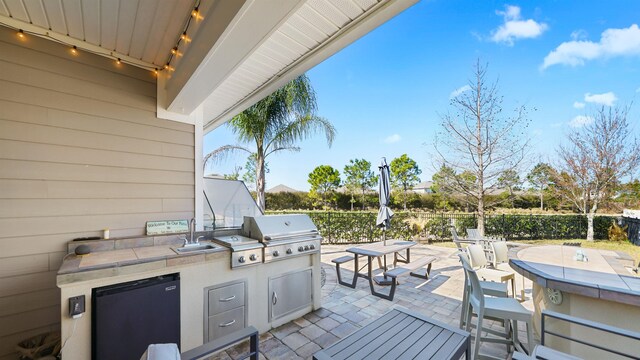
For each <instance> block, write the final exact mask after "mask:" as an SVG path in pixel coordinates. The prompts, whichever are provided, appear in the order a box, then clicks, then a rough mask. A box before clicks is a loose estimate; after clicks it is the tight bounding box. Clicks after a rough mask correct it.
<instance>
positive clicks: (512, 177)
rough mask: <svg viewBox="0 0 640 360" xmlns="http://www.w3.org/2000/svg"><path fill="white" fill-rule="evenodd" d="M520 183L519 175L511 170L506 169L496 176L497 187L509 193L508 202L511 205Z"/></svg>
mask: <svg viewBox="0 0 640 360" xmlns="http://www.w3.org/2000/svg"><path fill="white" fill-rule="evenodd" d="M521 184H522V180H520V175H518V173H517V172H516V171H515V170H513V169H508V170H505V171H504V172H503V173H502V175H500V176H499V177H498V183H497V186H498V188H501V189H505V190H506V191H507V193H508V194H509V197H508V199H509V202H510V204H511V207H513V198H514V195H515V191H516V190H520V185H521Z"/></svg>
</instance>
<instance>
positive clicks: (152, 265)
mask: <svg viewBox="0 0 640 360" xmlns="http://www.w3.org/2000/svg"><path fill="white" fill-rule="evenodd" d="M201 243H204V242H201ZM171 247H172V246H171V245H157V246H146V247H140V248H131V249H120V250H111V251H100V252H94V253H90V254H88V255H83V256H78V255H75V254H74V255H69V257H68V258H66V259H65V260H64V261H63V262H62V265H61V266H60V269H59V270H58V276H57V283H58V285H64V284H70V283H74V282H78V281H87V280H95V279H100V278H104V277H110V276H118V275H129V274H134V273H137V272H142V271H149V270H159V269H163V268H168V267H172V266H179V265H188V264H195V263H201V262H206V261H213V260H217V259H222V260H228V259H229V258H230V257H229V256H230V255H229V251H230V250H229V249H227V248H225V247H223V246H220V245H216V248H215V249H209V250H203V251H195V252H192V253H189V254H176V253H175V252H174V251H173V250H171Z"/></svg>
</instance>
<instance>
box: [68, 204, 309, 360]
mask: <svg viewBox="0 0 640 360" xmlns="http://www.w3.org/2000/svg"><path fill="white" fill-rule="evenodd" d="M268 217H270V216H265V218H268ZM261 220H262V219H260V218H259V219H258V222H259V221H261ZM287 221H289V219H288V220H287ZM254 223H255V221H254ZM197 235H204V236H205V238H204V239H201V242H205V241H206V243H209V244H212V245H213V248H211V249H208V250H205V251H197V252H193V253H190V254H176V252H175V251H174V250H172V248H175V247H176V246H177V247H179V246H181V244H180V243H178V242H176V240H177V237H176V236H173V237H171V236H167V237H164V238H166V239H163V237H155V238H154V237H148V240H147V242H150V243H151V244H154V246H142V247H131V248H122V247H123V246H125V244H127V243H128V242H127V241H129V242H130V239H120V240H94V241H92V246H93V247H94V250H92V252H91V254H89V255H87V256H84V257H80V256H76V255H70V256H69V257H67V259H66V260H65V261H64V262H63V264H62V266H61V268H60V270H59V272H58V276H57V285H58V287H59V288H60V289H61V332H62V339H63V341H65V340H66V339H68V341H67V344H66V346H65V348H64V350H63V358H64V359H90V358H92V311H93V310H94V309H92V300H93V299H92V294H93V293H94V289H97V288H102V287H105V286H110V285H114V284H121V283H127V282H131V281H136V280H141V279H149V278H154V277H158V276H163V275H170V274H178V276H179V279H180V285H179V287H180V305H179V308H180V342H181V343H180V349H181V351H186V350H189V349H192V348H194V347H196V346H199V345H202V344H203V343H204V342H206V341H208V340H211V339H214V338H217V337H219V336H222V335H225V334H227V333H228V332H231V331H233V330H234V329H239V328H243V327H245V326H249V325H251V326H254V327H255V328H257V329H258V330H259V331H260V332H261V333H262V332H265V331H268V330H269V329H271V328H273V327H277V326H279V325H281V324H284V323H287V322H289V321H291V320H294V319H296V318H299V317H301V316H302V315H304V314H306V313H308V312H311V311H313V310H316V309H318V308H320V306H321V303H320V301H321V295H320V294H321V291H320V246H319V243H320V240H319V236H318V239H317V244H318V245H317V246H314V247H313V249H311V248H310V247H309V245H307V250H305V249H304V246H302V250H301V251H298V249H297V247H296V248H295V251H296V253H295V254H293V249H292V251H291V253H292V254H290V255H292V256H282V257H279V259H278V260H273V259H272V258H273V252H274V251H276V250H272V249H278V248H277V247H275V246H276V245H277V246H282V245H284V244H289V243H291V241H290V240H289V241H283V243H282V244H271V246H272V248H269V246H268V245H265V246H264V247H262V248H260V249H258V250H259V251H271V253H270V254H266V257H267V258H271V261H265V262H263V261H255V262H253V263H247V262H245V263H244V264H241V266H234V261H235V262H236V265H237V260H238V257H236V258H234V257H233V256H234V250H233V249H232V248H230V247H225V246H222V245H220V244H219V243H215V242H209V240H214V239H215V238H223V239H224V238H225V237H229V236H242V235H241V234H240V232H239V231H238V230H218V231H210V232H205V233H198V234H197ZM171 239H173V241H171ZM143 240H144V238H143ZM307 240H308V239H307ZM77 245H78V244H77V243H76V242H71V243H70V244H69V251H70V252H73V250H74V248H75V247H76V246H77ZM100 249H102V251H100ZM284 252H285V253H287V251H286V250H285V251H284ZM256 254H257V253H256ZM236 255H238V254H236ZM249 256H251V255H249ZM255 258H256V259H258V260H261V259H264V258H265V254H264V253H260V255H259V256H258V255H256V257H255ZM233 259H235V260H233ZM248 260H249V259H247V261H248ZM305 293H306V294H308V295H304V294H305ZM82 295H84V297H85V299H86V300H85V306H86V309H85V312H84V314H83V315H82V317H80V318H77V319H73V318H71V317H70V316H69V299H70V298H74V297H77V296H82ZM122 321H125V319H122ZM94 340H95V339H94ZM141 355H142V353H140V354H139V355H137V356H138V358H139V356H141Z"/></svg>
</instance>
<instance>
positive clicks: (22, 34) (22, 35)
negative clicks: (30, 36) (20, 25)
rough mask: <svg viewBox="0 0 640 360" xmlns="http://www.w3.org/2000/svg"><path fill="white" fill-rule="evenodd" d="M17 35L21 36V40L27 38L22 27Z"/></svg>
mask: <svg viewBox="0 0 640 360" xmlns="http://www.w3.org/2000/svg"><path fill="white" fill-rule="evenodd" d="M16 35H18V38H20V40H24V38H25V35H24V31H22V29H19V30H18V33H17V34H16Z"/></svg>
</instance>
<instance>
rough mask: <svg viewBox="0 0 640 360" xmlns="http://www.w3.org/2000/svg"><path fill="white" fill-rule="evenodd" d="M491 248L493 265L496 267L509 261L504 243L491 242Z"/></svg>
mask: <svg viewBox="0 0 640 360" xmlns="http://www.w3.org/2000/svg"><path fill="white" fill-rule="evenodd" d="M491 248H492V249H493V256H494V258H493V261H494V265H496V266H497V265H498V264H502V263H506V262H508V261H509V248H508V247H507V243H506V242H505V241H492V242H491Z"/></svg>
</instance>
